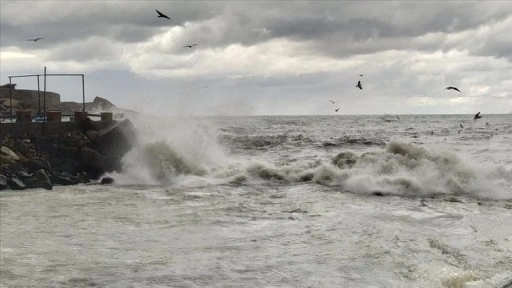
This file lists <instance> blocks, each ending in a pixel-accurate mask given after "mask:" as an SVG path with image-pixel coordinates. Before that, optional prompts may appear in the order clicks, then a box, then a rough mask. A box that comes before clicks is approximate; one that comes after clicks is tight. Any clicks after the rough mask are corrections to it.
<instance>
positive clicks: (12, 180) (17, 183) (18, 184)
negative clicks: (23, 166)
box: [7, 176, 27, 190]
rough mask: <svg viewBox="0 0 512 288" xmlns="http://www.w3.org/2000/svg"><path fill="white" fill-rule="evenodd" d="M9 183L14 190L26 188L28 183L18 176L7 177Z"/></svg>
mask: <svg viewBox="0 0 512 288" xmlns="http://www.w3.org/2000/svg"><path fill="white" fill-rule="evenodd" d="M7 185H9V188H10V189H12V190H24V189H26V188H27V185H25V183H23V181H21V180H20V179H18V178H17V177H16V176H14V177H13V176H11V177H7Z"/></svg>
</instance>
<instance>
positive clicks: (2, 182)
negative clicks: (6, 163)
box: [0, 174, 9, 190]
mask: <svg viewBox="0 0 512 288" xmlns="http://www.w3.org/2000/svg"><path fill="white" fill-rule="evenodd" d="M7 187H9V186H7V177H5V175H2V174H0V190H4V189H7Z"/></svg>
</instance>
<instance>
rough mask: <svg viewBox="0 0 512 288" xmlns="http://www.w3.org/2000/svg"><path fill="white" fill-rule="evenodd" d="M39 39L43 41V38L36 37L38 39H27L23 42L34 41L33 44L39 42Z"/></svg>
mask: <svg viewBox="0 0 512 288" xmlns="http://www.w3.org/2000/svg"><path fill="white" fill-rule="evenodd" d="M41 39H44V37H38V38H32V39H27V40H25V41H34V42H37V41H39V40H41Z"/></svg>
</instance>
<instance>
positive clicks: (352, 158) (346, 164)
mask: <svg viewBox="0 0 512 288" xmlns="http://www.w3.org/2000/svg"><path fill="white" fill-rule="evenodd" d="M332 162H333V164H334V165H336V166H338V167H339V168H342V169H343V168H352V166H354V165H355V164H356V162H357V155H356V154H354V153H352V152H341V153H339V154H338V155H336V157H334V159H332Z"/></svg>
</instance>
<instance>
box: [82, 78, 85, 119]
mask: <svg viewBox="0 0 512 288" xmlns="http://www.w3.org/2000/svg"><path fill="white" fill-rule="evenodd" d="M82 105H83V106H82V112H85V85H84V74H82Z"/></svg>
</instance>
